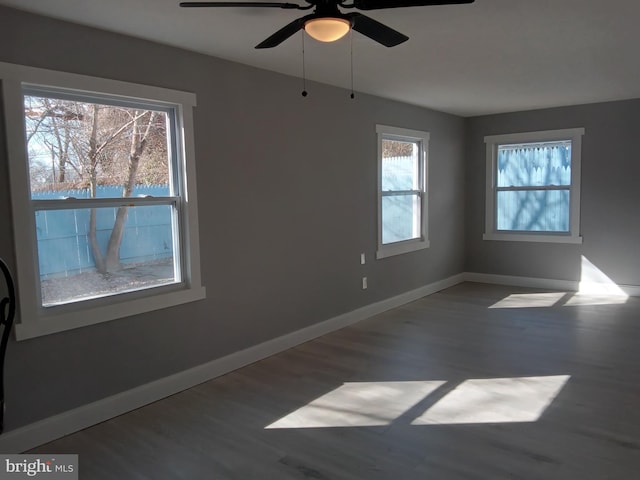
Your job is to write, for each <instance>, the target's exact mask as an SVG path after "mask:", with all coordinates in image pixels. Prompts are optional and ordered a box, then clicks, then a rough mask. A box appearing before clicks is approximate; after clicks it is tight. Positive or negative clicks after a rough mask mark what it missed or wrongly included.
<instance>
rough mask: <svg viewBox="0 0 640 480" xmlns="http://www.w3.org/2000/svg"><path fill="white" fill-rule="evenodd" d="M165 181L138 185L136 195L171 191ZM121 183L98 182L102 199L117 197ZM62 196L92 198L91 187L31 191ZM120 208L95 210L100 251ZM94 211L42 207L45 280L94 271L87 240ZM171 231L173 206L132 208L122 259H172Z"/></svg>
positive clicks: (41, 246)
mask: <svg viewBox="0 0 640 480" xmlns="http://www.w3.org/2000/svg"><path fill="white" fill-rule="evenodd" d="M168 194H169V187H168V186H166V185H150V186H137V187H136V188H134V191H133V196H139V195H152V196H157V197H160V196H167V195H168ZM121 195H122V187H118V186H103V187H98V190H97V195H96V196H97V197H98V198H114V197H115V198H117V197H119V196H121ZM64 197H75V198H90V194H89V190H88V189H82V190H64V191H46V192H33V193H32V198H33V199H34V200H45V199H59V198H64ZM117 210H118V209H117V208H112V207H109V208H97V209H96V238H97V241H98V245H99V246H100V249H101V251H102V252H103V253H104V252H106V247H107V243H108V242H109V237H110V235H111V230H112V229H113V224H114V221H115V218H116V213H117ZM90 214H91V210H90V209H88V208H86V209H74V210H40V211H37V212H36V233H37V239H38V261H39V266H40V276H41V278H43V279H46V278H54V277H59V276H67V275H73V274H76V273H81V272H83V271H88V270H94V269H95V260H94V257H93V253H92V251H91V247H90V245H89V237H88V233H89V218H90ZM172 256H173V235H172V228H171V206H169V205H158V206H155V205H154V206H139V207H130V208H129V212H128V216H127V221H126V223H125V230H124V235H123V238H122V244H121V246H120V261H121V262H122V263H123V264H131V263H139V262H146V261H151V260H160V259H164V258H171V257H172Z"/></svg>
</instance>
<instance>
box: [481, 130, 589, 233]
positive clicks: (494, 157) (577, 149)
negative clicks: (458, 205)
mask: <svg viewBox="0 0 640 480" xmlns="http://www.w3.org/2000/svg"><path fill="white" fill-rule="evenodd" d="M583 135H584V128H568V129H562V130H545V131H540V132H525V133H513V134H505V135H489V136H486V137H484V142H485V144H486V199H485V200H486V207H485V233H484V235H483V237H482V238H483V239H484V240H506V241H515V242H548V243H575V244H579V243H582V237H581V236H580V172H581V158H582V136H583ZM563 140H570V141H571V185H570V186H569V188H568V190H569V192H570V194H569V231H568V232H544V231H542V232H527V231H507V230H497V228H496V208H497V192H498V189H497V181H496V178H497V161H498V147H499V146H500V145H513V144H527V143H544V142H553V141H563Z"/></svg>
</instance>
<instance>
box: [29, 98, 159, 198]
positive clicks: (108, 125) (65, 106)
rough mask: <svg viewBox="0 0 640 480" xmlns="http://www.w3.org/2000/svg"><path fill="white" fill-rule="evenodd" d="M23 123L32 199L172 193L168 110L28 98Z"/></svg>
mask: <svg viewBox="0 0 640 480" xmlns="http://www.w3.org/2000/svg"><path fill="white" fill-rule="evenodd" d="M24 121H25V130H26V135H27V147H28V148H27V151H28V157H29V175H30V185H31V193H32V196H33V195H35V194H37V193H39V192H43V191H46V192H57V193H58V196H57V197H55V196H54V195H52V196H53V197H54V198H61V197H65V196H79V197H102V198H104V197H123V196H124V197H129V196H136V195H137V194H139V193H137V192H136V187H137V186H140V185H147V186H148V185H162V186H164V187H165V190H164V191H166V192H167V193H164V195H167V194H168V192H169V188H168V186H169V183H170V182H169V175H170V166H169V152H170V148H169V144H168V143H169V142H168V140H167V124H168V115H167V113H166V112H164V111H155V110H145V109H143V108H135V107H125V106H113V105H103V104H98V103H89V102H83V101H74V100H61V99H57V98H49V97H45V96H34V95H25V96H24ZM77 190H79V191H77ZM50 198H51V197H50Z"/></svg>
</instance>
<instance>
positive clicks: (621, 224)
mask: <svg viewBox="0 0 640 480" xmlns="http://www.w3.org/2000/svg"><path fill="white" fill-rule="evenodd" d="M572 127H584V128H585V135H584V137H583V140H582V183H581V196H582V202H581V222H580V224H581V225H580V227H581V228H580V230H581V234H582V236H583V239H584V241H583V244H582V245H557V244H545V243H528V242H527V243H525V242H501V241H483V240H482V234H483V232H484V218H485V217H484V202H485V145H484V139H483V137H484V136H485V135H494V134H503V133H516V132H527V131H538V130H552V129H560V128H572ZM638 132H640V100H629V101H624V102H608V103H600V104H593V105H582V106H576V107H563V108H554V109H548V110H537V111H530V112H520V113H511V114H503V115H491V116H485V117H476V118H471V119H468V120H467V140H466V147H467V166H466V172H465V176H466V195H467V197H466V221H465V228H466V262H465V269H466V270H467V271H471V272H481V273H494V274H502V275H521V276H526V277H540V278H552V279H561V280H579V279H580V277H581V261H582V260H581V259H582V256H584V257H585V258H587V259H588V260H589V261H590V262H591V263H592V264H593V265H595V266H596V267H597V268H598V269H600V270H601V271H602V272H603V273H604V274H606V275H607V276H608V277H609V278H611V279H612V280H613V281H614V282H616V283H618V284H626V285H640V255H638V238H639V237H640V217H639V216H638V206H639V205H640V149H639V148H638V143H637V139H638Z"/></svg>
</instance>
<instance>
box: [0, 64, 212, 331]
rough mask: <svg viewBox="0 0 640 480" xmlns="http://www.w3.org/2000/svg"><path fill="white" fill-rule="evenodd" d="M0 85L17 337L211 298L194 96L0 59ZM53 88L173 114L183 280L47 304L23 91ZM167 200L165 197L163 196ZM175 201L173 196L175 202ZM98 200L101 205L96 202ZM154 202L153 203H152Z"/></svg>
mask: <svg viewBox="0 0 640 480" xmlns="http://www.w3.org/2000/svg"><path fill="white" fill-rule="evenodd" d="M0 80H1V81H2V98H3V103H4V116H5V125H6V137H7V154H8V160H9V179H10V183H11V201H12V213H13V230H14V238H15V247H16V248H15V255H16V264H17V268H16V270H17V272H16V273H17V280H18V282H17V283H18V298H19V318H18V320H19V321H18V322H17V323H16V328H15V332H16V338H17V339H18V340H23V339H27V338H32V337H37V336H41V335H47V334H51V333H56V332H61V331H64V330H69V329H73V328H78V327H84V326H88V325H92V324H96V323H101V322H105V321H109V320H114V319H117V318H123V317H128V316H131V315H137V314H140V313H145V312H150V311H153V310H158V309H162V308H167V307H172V306H175V305H180V304H184V303H187V302H192V301H196V300H202V299H204V298H205V297H206V291H205V288H204V287H203V286H202V284H201V276H200V247H199V233H198V207H197V194H196V176H195V175H196V171H195V150H194V141H193V112H192V111H193V107H195V105H196V97H195V95H194V94H193V93H189V92H181V91H177V90H169V89H165V88H160V87H153V86H148V85H140V84H134V83H128V82H121V81H116V80H108V79H103V78H97V77H89V76H84V75H77V74H70V73H66V72H58V71H53V70H45V69H39V68H33V67H26V66H22V65H14V64H9V63H3V62H0ZM25 86H37V87H38V88H47V87H49V88H51V89H54V90H55V91H57V92H61V91H64V90H66V91H68V92H69V93H70V94H72V95H79V94H80V95H82V94H85V95H87V96H88V97H97V98H100V97H103V98H109V99H112V100H117V99H118V98H121V99H122V100H124V101H132V100H133V101H136V102H139V103H141V104H144V103H149V104H151V105H155V106H158V105H164V106H166V108H169V109H173V110H174V112H175V121H176V128H175V135H176V137H177V138H176V144H177V150H178V151H177V152H176V153H177V155H178V164H179V167H180V168H179V170H180V173H179V174H178V175H177V177H178V180H177V181H179V182H181V185H180V189H179V190H180V191H181V192H182V194H181V198H180V199H178V200H179V201H176V203H175V205H176V206H177V208H178V209H179V211H178V217H179V222H178V223H179V226H178V228H179V236H180V254H181V258H182V265H181V269H182V270H181V273H182V275H181V276H182V282H181V283H176V284H172V285H166V286H160V287H154V288H148V289H144V290H139V291H135V292H128V293H121V294H116V295H112V296H109V297H103V298H97V299H91V300H85V301H79V302H74V303H69V304H65V305H59V306H55V307H46V308H45V307H42V306H41V302H40V295H39V292H40V283H39V274H38V263H37V255H34V252H37V239H36V234H35V218H34V215H33V211H34V210H33V207H32V205H31V202H32V200H31V195H30V188H29V163H28V158H27V152H26V148H25V145H26V137H25V126H24V107H23V87H25ZM165 200H166V199H165ZM174 200H176V199H174ZM98 202H99V201H98ZM149 202H151V203H153V200H151V199H150V200H149Z"/></svg>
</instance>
